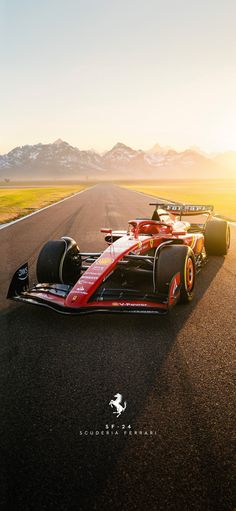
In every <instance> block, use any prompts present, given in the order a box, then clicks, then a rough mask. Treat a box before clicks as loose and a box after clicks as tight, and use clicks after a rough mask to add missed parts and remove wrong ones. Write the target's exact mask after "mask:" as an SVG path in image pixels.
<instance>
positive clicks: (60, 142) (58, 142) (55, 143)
mask: <svg viewBox="0 0 236 511" xmlns="http://www.w3.org/2000/svg"><path fill="white" fill-rule="evenodd" d="M64 144H66V145H69V144H68V143H67V142H64V140H62V139H61V138H57V140H55V142H53V145H64Z"/></svg>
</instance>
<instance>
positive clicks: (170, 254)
mask: <svg viewBox="0 0 236 511" xmlns="http://www.w3.org/2000/svg"><path fill="white" fill-rule="evenodd" d="M176 273H180V283H181V289H180V302H181V303H187V302H190V301H191V300H192V299H193V294H194V286H195V277H196V267H195V258H194V253H193V251H192V249H191V248H190V247H188V246H186V245H172V246H166V247H163V248H162V249H161V252H160V255H159V257H158V260H157V265H156V272H155V279H156V289H157V291H160V292H161V293H165V294H167V293H168V290H169V285H170V282H171V280H172V278H173V277H174V275H175V274H176Z"/></svg>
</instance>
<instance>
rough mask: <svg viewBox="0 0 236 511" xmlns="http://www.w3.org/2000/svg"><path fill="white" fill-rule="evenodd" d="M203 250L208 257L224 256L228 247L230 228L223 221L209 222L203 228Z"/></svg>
mask: <svg viewBox="0 0 236 511" xmlns="http://www.w3.org/2000/svg"><path fill="white" fill-rule="evenodd" d="M204 237H205V249H206V253H207V254H208V255H216V256H223V255H226V254H227V252H228V250H229V246H230V228H229V224H228V222H226V221H225V220H209V222H207V223H206V227H205V233H204Z"/></svg>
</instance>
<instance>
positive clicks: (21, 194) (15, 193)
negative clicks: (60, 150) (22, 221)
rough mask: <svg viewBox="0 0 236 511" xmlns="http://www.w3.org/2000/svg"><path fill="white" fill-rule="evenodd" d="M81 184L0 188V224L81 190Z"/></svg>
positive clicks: (83, 186)
mask: <svg viewBox="0 0 236 511" xmlns="http://www.w3.org/2000/svg"><path fill="white" fill-rule="evenodd" d="M85 187H86V186H85V185H82V184H76V185H63V186H42V185H41V186H34V187H32V188H30V187H29V188H28V187H27V188H25V187H23V188H22V186H16V187H14V185H13V187H12V186H11V187H6V186H3V187H1V188H0V223H5V222H9V221H11V220H15V219H16V218H19V217H21V216H25V215H28V214H29V213H32V212H33V211H35V210H37V209H40V208H43V207H44V206H48V205H49V204H53V203H54V202H57V201H59V200H60V199H64V198H65V197H69V196H70V195H73V194H74V193H77V192H79V191H81V190H83V189H84V188H85Z"/></svg>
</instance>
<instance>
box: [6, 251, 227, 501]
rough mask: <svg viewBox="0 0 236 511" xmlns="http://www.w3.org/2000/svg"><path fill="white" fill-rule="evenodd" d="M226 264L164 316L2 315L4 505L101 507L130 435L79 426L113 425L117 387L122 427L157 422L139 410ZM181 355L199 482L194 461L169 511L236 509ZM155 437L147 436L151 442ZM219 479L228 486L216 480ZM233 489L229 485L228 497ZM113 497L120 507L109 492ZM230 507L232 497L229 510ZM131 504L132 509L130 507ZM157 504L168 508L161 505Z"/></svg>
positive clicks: (204, 275)
mask: <svg viewBox="0 0 236 511" xmlns="http://www.w3.org/2000/svg"><path fill="white" fill-rule="evenodd" d="M223 261H224V259H223V258H212V259H211V260H210V261H209V263H208V264H207V266H206V267H205V268H204V269H203V270H202V272H201V273H200V274H199V275H198V277H197V284H196V294H195V298H194V300H193V302H192V303H190V304H188V305H186V306H182V305H181V306H177V307H176V308H175V309H174V310H173V311H172V313H171V314H170V315H169V316H167V317H164V318H163V317H157V316H155V317H154V316H145V315H140V316H139V315H119V316H117V315H113V314H112V315H90V316H80V317H67V316H60V315H58V314H56V313H54V312H52V311H49V310H47V309H40V308H36V307H35V308H34V307H30V306H24V305H20V306H13V308H12V307H10V308H9V310H8V311H5V312H4V313H3V314H2V319H1V323H2V326H1V332H2V333H3V334H4V335H3V339H4V343H5V344H3V343H2V346H1V349H2V359H1V360H2V361H1V375H2V376H1V378H2V385H1V386H2V388H3V393H2V405H1V409H2V414H3V421H2V426H3V431H2V433H1V443H2V445H3V466H5V476H6V478H5V483H6V485H5V497H6V499H5V509H7V510H12V511H13V510H14V511H15V510H17V511H18V510H21V509H24V511H28V510H34V511H41V510H43V509H46V510H50V509H53V510H54V509H55V510H58V511H59V510H68V511H69V510H78V509H79V510H86V511H87V510H90V509H98V507H97V506H98V500H97V499H98V498H99V495H102V492H103V490H104V488H105V486H106V482H107V479H108V478H109V476H110V474H111V473H113V472H114V470H115V468H116V465H117V460H118V459H120V458H121V457H122V453H123V451H124V449H125V447H126V445H127V439H126V438H124V437H123V436H121V435H119V436H118V437H117V438H114V437H112V436H111V435H110V436H108V435H104V436H102V435H99V437H95V435H93V436H90V435H88V436H86V435H84V434H83V435H81V433H80V432H81V431H82V432H84V431H96V430H97V431H106V424H111V423H112V422H114V420H113V417H112V413H111V409H110V408H109V406H108V403H109V401H110V399H111V398H112V397H113V396H114V393H115V392H120V393H121V394H122V395H123V396H124V397H125V399H126V400H127V410H126V413H125V419H124V416H123V417H120V418H119V419H116V424H119V426H120V427H122V424H123V422H125V425H126V426H127V425H128V424H132V425H133V426H135V427H137V428H138V427H139V428H140V427H141V428H142V429H145V428H146V427H147V428H148V429H150V427H153V428H154V427H155V420H156V418H155V417H153V421H154V423H153V424H150V423H149V424H142V423H139V417H140V410H142V409H143V408H144V407H145V403H146V402H147V400H148V397H149V395H150V394H151V392H152V391H153V387H154V382H155V381H156V378H157V376H158V374H159V373H160V371H161V369H162V367H163V364H164V363H165V360H166V359H167V357H168V355H169V354H170V352H171V350H172V349H173V347H174V345H175V341H176V337H177V335H178V332H179V331H180V330H181V328H182V327H183V325H184V324H185V322H186V321H187V320H188V318H189V317H190V316H191V313H192V311H193V309H194V307H196V305H197V303H198V302H199V301H200V300H201V299H202V297H203V295H204V293H205V292H206V291H207V289H208V288H209V286H210V284H211V282H212V281H213V279H214V278H215V277H216V275H217V272H218V271H219V270H220V268H221V266H222V264H223ZM178 356H179V367H180V368H181V369H180V370H181V375H182V376H181V377H182V379H183V382H182V384H183V389H184V390H183V392H184V394H185V399H186V400H187V403H186V413H187V414H188V415H189V416H190V417H191V415H192V416H193V418H194V421H193V423H192V432H191V433H192V435H193V441H194V442H196V443H197V445H198V449H199V452H200V460H199V464H200V466H201V469H202V474H201V476H202V478H200V479H199V480H196V481H193V480H192V477H193V476H192V473H193V472H194V470H193V471H192V470H191V463H193V464H194V462H195V459H194V457H193V460H192V462H191V460H190V462H189V463H190V469H189V476H188V477H189V480H188V481H187V483H186V485H185V486H184V488H183V486H182V483H181V484H180V481H179V477H181V476H179V475H178V474H176V476H175V480H174V481H172V484H174V485H175V487H176V489H177V488H180V489H181V491H182V493H183V492H185V494H184V495H183V494H182V495H181V496H178V494H177V495H176V507H175V508H170V509H176V510H179V509H181V511H184V510H186V511H189V510H190V509H191V511H195V510H201V509H202V511H208V510H209V511H211V510H212V511H213V510H214V511H224V510H230V507H227V503H225V502H223V501H222V495H223V494H224V490H225V485H226V484H227V481H225V480H224V474H223V470H219V467H218V466H217V463H216V460H214V459H212V457H211V453H210V439H209V438H206V437H205V436H204V435H202V434H201V433H200V431H199V428H198V421H197V419H196V417H197V416H198V411H197V410H196V408H195V402H194V392H193V391H192V389H191V375H188V374H187V370H186V368H185V367H184V361H183V359H182V355H181V353H178ZM164 392H165V389H164ZM146 441H148V440H146ZM139 442H140V443H139V446H138V447H137V449H139V448H140V446H142V447H143V442H144V440H143V439H142V440H139ZM152 442H154V440H153V439H150V446H151V445H152ZM198 454H199V453H198ZM128 464H129V460H127V465H128ZM137 470H142V467H137ZM209 474H210V475H209ZM215 480H218V481H219V480H220V481H221V483H219V485H216V484H215ZM161 481H162V482H161V484H162V485H165V481H163V480H161ZM166 484H167V485H168V484H169V482H168V481H167V482H166ZM220 484H222V488H221V489H220ZM118 487H119V481H117V488H118ZM117 488H116V490H115V491H116V492H117V491H118V490H117ZM218 488H219V489H218ZM169 490H170V489H168V488H166V490H165V489H164V488H163V487H162V488H161V486H160V487H159V484H158V483H157V486H156V491H157V492H158V491H163V494H165V491H166V492H168V491H169ZM171 491H173V489H172V490H171ZM230 491H231V489H230V488H228V492H229V495H230ZM144 494H145V489H144ZM119 497H120V504H119V503H117V504H116V506H115V508H114V509H117V510H118V509H120V510H121V511H123V510H124V509H125V501H126V496H124V495H123V496H122V495H120V496H119ZM158 498H160V495H159V497H158ZM110 499H111V506H112V507H114V505H113V504H114V502H113V496H112V494H111V495H110ZM202 499H203V500H202ZM204 499H205V504H206V505H205V507H204V508H203V507H201V505H202V504H201V502H202V501H204ZM231 504H232V502H231V500H230V497H229V501H228V506H230V505H231ZM178 506H179V507H178ZM199 506H200V507H199ZM3 509H4V508H3ZM103 509H104V505H103ZM107 509H110V506H109V502H107ZM129 509H134V508H132V505H129ZM140 509H141V508H140ZM142 509H144V507H142ZM158 509H165V508H164V507H163V508H162V507H161V505H160V506H159V508H158Z"/></svg>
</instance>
